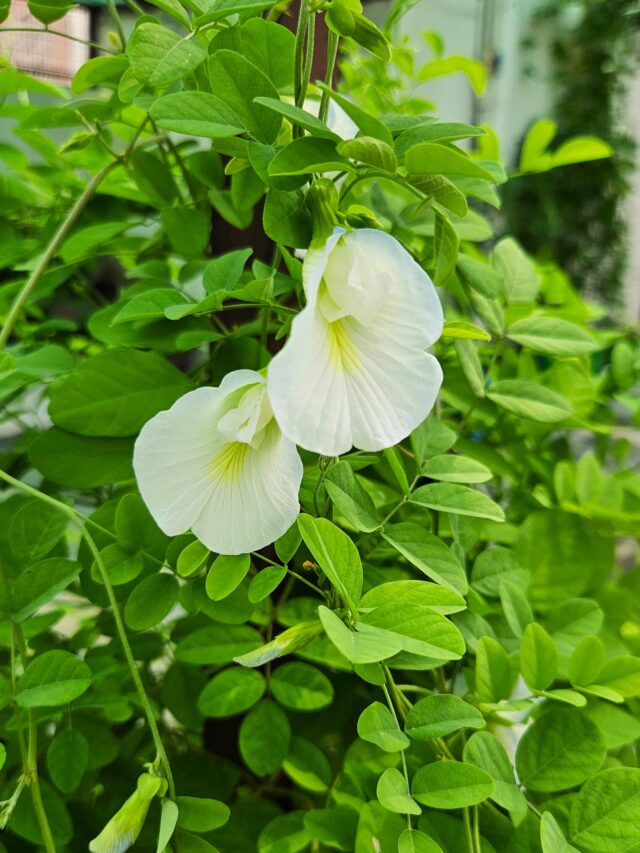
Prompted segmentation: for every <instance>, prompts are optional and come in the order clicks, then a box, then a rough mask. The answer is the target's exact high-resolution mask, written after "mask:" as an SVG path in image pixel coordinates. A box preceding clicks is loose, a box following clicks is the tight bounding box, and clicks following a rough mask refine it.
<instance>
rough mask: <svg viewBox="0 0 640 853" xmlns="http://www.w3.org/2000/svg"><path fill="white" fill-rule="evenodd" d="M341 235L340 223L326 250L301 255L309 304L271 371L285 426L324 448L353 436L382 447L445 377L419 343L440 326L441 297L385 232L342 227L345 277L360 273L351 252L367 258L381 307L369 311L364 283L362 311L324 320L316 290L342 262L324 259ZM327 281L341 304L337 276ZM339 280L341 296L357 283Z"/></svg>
mask: <svg viewBox="0 0 640 853" xmlns="http://www.w3.org/2000/svg"><path fill="white" fill-rule="evenodd" d="M341 236H342V235H341V234H340V233H339V232H338V230H336V232H335V233H334V234H333V235H332V237H331V238H329V240H328V241H327V244H326V245H325V246H324V247H323V249H321V250H320V249H317V250H313V251H311V252H309V254H308V256H307V258H305V262H304V284H305V292H306V294H307V299H308V302H307V306H306V307H305V308H304V310H303V311H302V312H301V313H300V314H299V315H298V316H297V317H296V318H295V320H294V321H293V323H292V327H291V333H290V336H289V339H288V341H287V343H286V345H285V347H284V348H283V349H282V351H281V352H280V353H278V355H276V356H275V357H274V358H273V359H272V361H271V364H270V365H269V371H268V377H267V387H268V391H269V398H270V400H271V405H272V408H273V410H274V413H275V416H276V419H277V420H278V423H279V424H280V427H281V429H282V431H283V432H284V434H285V435H286V436H287V437H288V438H290V439H291V440H292V441H295V442H296V443H297V444H299V445H300V446H301V447H304V448H306V449H307V450H311V451H315V452H317V453H322V454H324V455H327V456H334V455H339V454H341V453H346V452H347V451H348V450H349V449H350V448H351V447H352V446H353V445H355V446H356V447H359V448H361V449H363V450H371V451H373V450H381V449H383V448H385V447H390V446H391V445H393V444H396V443H397V442H398V441H401V440H402V439H403V438H406V436H407V435H408V434H409V433H410V432H411V431H412V430H413V429H415V427H417V426H418V424H420V423H421V422H422V420H424V418H425V417H426V416H427V414H428V413H429V411H430V410H431V408H432V407H433V404H434V402H435V399H436V396H437V393H438V390H439V388H440V385H441V383H442V371H441V369H440V365H439V364H438V362H437V361H436V359H435V358H434V357H433V356H431V355H429V354H428V353H426V352H425V349H426V348H427V347H428V346H429V345H431V344H432V343H434V341H435V340H437V339H438V337H439V336H440V334H441V332H442V325H443V315H442V307H441V305H440V301H439V299H438V296H437V293H436V291H435V288H434V286H433V284H432V282H431V280H430V279H429V277H428V276H427V274H426V273H425V272H424V270H422V268H421V267H419V266H418V264H417V263H416V262H415V261H414V260H413V258H412V257H411V256H410V255H409V253H408V252H407V251H406V250H405V249H404V248H403V247H402V246H401V245H400V243H398V242H397V241H396V240H395V239H394V238H393V237H391V236H390V235H388V234H385V233H383V232H380V231H375V230H373V229H362V230H360V231H355V232H349V233H348V234H345V235H344V237H343V239H344V242H345V244H346V245H347V247H348V248H349V257H348V263H349V264H350V265H351V266H350V269H351V270H352V274H351V280H352V281H353V280H357V273H358V270H357V269H356V270H353V264H354V263H356V264H357V263H358V260H357V258H358V257H361V258H362V259H363V260H362V265H363V269H364V265H365V262H364V259H365V258H366V269H367V270H374V274H375V275H376V276H380V277H381V278H382V280H384V281H385V285H386V291H385V295H384V297H383V299H382V300H380V289H379V288H378V287H377V286H372V287H371V289H370V291H369V292H370V294H371V298H372V299H375V300H376V303H377V310H375V311H374V312H370V311H369V310H368V308H369V306H368V305H367V304H366V298H367V291H366V288H365V290H364V300H361V301H360V304H359V305H358V308H357V311H358V316H359V317H361V319H360V320H359V319H356V317H355V316H354V315H350V316H346V317H342V319H338V320H336V321H335V322H329V320H328V319H327V316H326V315H325V314H324V313H323V307H322V302H323V299H318V298H317V297H318V291H319V288H320V283H321V281H322V278H323V276H324V275H325V271H326V272H327V274H329V273H330V272H331V270H332V268H333V267H334V266H335V267H336V268H340V264H338V265H331V266H330V267H328V262H329V256H330V254H331V252H332V251H333V250H334V248H335V247H336V245H337V240H339V239H340V237H341ZM336 237H337V240H336ZM350 243H351V244H352V245H351V246H349V244H350ZM340 250H341V248H340V247H339V248H338V250H337V251H340ZM354 259H355V260H354ZM331 284H332V287H331V297H332V301H333V303H334V304H336V305H337V304H338V303H337V301H336V297H338V298H339V296H340V286H341V282H339V281H338V282H335V281H332V283H331ZM375 284H376V285H377V284H378V282H375ZM344 287H345V295H344V298H345V300H347V299H352V296H353V289H352V288H351V291H347V290H346V289H347V288H350V287H351V284H350V282H349V281H345V283H344ZM331 316H337V314H332V315H330V317H331Z"/></svg>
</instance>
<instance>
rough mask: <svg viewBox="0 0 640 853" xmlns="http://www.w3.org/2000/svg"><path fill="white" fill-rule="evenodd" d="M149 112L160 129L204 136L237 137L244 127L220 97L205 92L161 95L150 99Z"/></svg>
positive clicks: (209, 137) (212, 137)
mask: <svg viewBox="0 0 640 853" xmlns="http://www.w3.org/2000/svg"><path fill="white" fill-rule="evenodd" d="M149 115H150V116H151V118H152V119H153V120H154V121H155V122H156V124H157V125H158V127H162V128H164V130H172V131H174V132H175V133H185V134H188V135H189V136H204V137H206V138H207V139H224V138H226V137H228V136H237V134H239V133H242V132H243V130H244V126H243V125H242V123H241V122H240V121H239V120H238V117H237V115H236V113H234V111H233V110H232V109H231V108H230V107H228V106H227V104H226V103H225V102H224V101H223V100H221V99H220V98H218V97H216V96H215V95H210V94H208V92H174V93H173V94H171V95H164V96H163V97H162V98H158V99H157V100H156V101H154V102H153V104H152V105H151V107H150V109H149Z"/></svg>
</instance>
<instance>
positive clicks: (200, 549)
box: [176, 539, 210, 578]
mask: <svg viewBox="0 0 640 853" xmlns="http://www.w3.org/2000/svg"><path fill="white" fill-rule="evenodd" d="M209 554H210V551H209V549H208V548H207V546H206V545H203V544H202V542H200V541H199V540H198V539H196V541H195V542H190V543H189V544H188V545H187V547H186V548H183V549H182V551H181V552H180V554H179V556H178V561H177V564H176V569H177V571H178V574H179V575H180V577H181V578H188V577H191V575H193V574H195V573H196V572H197V571H199V570H200V569H201V568H202V567H203V566H204V565H205V563H206V562H207V560H208V559H209Z"/></svg>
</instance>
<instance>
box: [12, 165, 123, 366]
mask: <svg viewBox="0 0 640 853" xmlns="http://www.w3.org/2000/svg"><path fill="white" fill-rule="evenodd" d="M117 164H118V161H117V160H115V161H112V162H111V163H108V164H107V165H106V166H105V167H104V168H103V169H101V170H100V171H99V172H98V173H97V174H96V175H94V176H93V178H92V179H91V180H90V181H89V183H88V184H87V186H86V188H85V190H84V192H83V193H82V195H80V196H79V197H78V198H77V199H76V201H75V204H74V205H73V207H72V208H71V210H70V211H69V213H68V214H67V216H66V218H65V220H64V221H63V222H62V224H61V225H60V227H59V228H58V230H57V231H56V233H55V235H54V237H53V239H52V240H51V242H50V243H49V245H48V246H47V249H46V251H45V253H44V254H43V255H42V257H41V258H40V260H39V261H38V263H37V265H36V268H35V269H34V271H33V272H32V273H31V275H30V276H29V278H28V279H27V281H26V283H25V285H24V287H23V288H22V290H21V291H20V292H19V293H18V295H17V296H16V298H15V300H14V303H13V305H12V306H11V310H10V311H9V316H8V317H7V319H6V321H5V324H4V328H3V329H2V331H1V332H0V349H2V348H3V347H4V346H6V344H7V342H8V340H9V338H10V337H11V333H12V332H13V328H14V326H15V324H16V323H17V321H18V317H19V316H20V312H21V311H22V309H23V308H24V306H25V304H26V303H27V302H28V300H29V297H30V296H31V294H32V293H33V291H34V289H35V287H36V286H37V284H38V283H39V282H40V279H41V278H42V276H43V275H44V274H45V272H46V270H47V267H48V266H49V264H50V263H51V261H52V260H53V258H54V256H55V254H56V252H57V251H58V249H59V248H60V246H61V245H62V244H63V243H64V241H65V239H66V238H67V235H68V234H69V232H70V231H71V229H72V228H73V226H74V225H75V224H76V221H77V219H78V217H79V216H80V214H81V213H82V211H83V210H84V209H85V207H86V205H87V203H88V201H89V199H90V198H91V197H92V196H93V194H94V192H95V191H96V189H97V188H98V186H99V185H100V183H101V182H102V181H103V180H104V179H105V178H106V176H107V175H108V174H109V172H110V171H111V170H112V169H113V168H114V167H115V166H116V165H117Z"/></svg>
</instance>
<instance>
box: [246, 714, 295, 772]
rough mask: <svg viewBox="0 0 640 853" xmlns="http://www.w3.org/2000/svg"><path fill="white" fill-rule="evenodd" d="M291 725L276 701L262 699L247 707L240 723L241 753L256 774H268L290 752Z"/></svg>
mask: <svg viewBox="0 0 640 853" xmlns="http://www.w3.org/2000/svg"><path fill="white" fill-rule="evenodd" d="M290 743H291V726H290V725H289V720H288V719H287V715H286V714H285V713H284V711H283V710H282V708H280V707H279V706H278V705H277V704H276V703H275V702H271V701H270V700H269V699H265V700H263V701H262V702H259V703H258V704H257V705H256V706H255V707H254V708H252V709H251V711H249V713H248V714H247V716H246V717H245V718H244V720H243V721H242V724H241V726H240V735H239V739H238V745H239V748H240V755H242V758H243V760H244V762H245V764H246V765H247V767H248V768H249V769H250V770H251V771H252V773H255V774H256V776H270V775H271V774H272V773H276V772H277V771H278V770H279V769H280V768H281V767H282V762H283V761H284V760H285V758H286V757H287V755H288V753H289V745H290Z"/></svg>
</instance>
